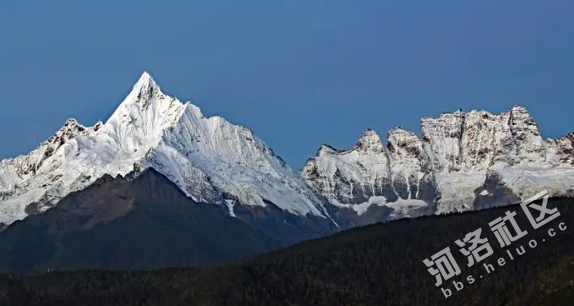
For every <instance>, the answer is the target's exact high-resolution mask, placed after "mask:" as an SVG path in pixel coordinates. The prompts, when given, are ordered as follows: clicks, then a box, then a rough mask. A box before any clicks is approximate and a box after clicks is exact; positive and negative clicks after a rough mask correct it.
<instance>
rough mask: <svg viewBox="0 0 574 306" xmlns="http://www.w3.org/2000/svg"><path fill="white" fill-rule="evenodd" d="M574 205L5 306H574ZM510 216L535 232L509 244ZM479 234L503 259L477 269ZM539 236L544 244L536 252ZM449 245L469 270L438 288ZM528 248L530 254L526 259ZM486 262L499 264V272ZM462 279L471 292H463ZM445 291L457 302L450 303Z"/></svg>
mask: <svg viewBox="0 0 574 306" xmlns="http://www.w3.org/2000/svg"><path fill="white" fill-rule="evenodd" d="M573 204H574V201H573V200H572V199H555V200H552V201H551V202H550V203H549V208H554V207H556V208H558V211H559V212H560V214H561V216H560V217H558V218H557V219H555V220H553V221H552V222H550V223H548V224H546V225H545V226H543V227H542V228H539V229H533V227H532V226H531V224H530V222H529V221H528V220H527V218H526V217H525V215H524V213H523V211H522V209H521V207H520V206H518V205H512V206H507V207H503V208H495V209H490V210H484V211H479V212H471V213H464V214H458V215H446V216H445V215H443V216H434V217H421V218H418V219H403V220H398V221H392V222H388V223H385V224H376V225H372V226H367V227H363V228H356V229H352V230H348V231H345V232H341V233H338V234H335V235H332V236H329V237H326V238H321V239H316V240H313V241H308V242H304V243H301V244H298V245H295V246H292V247H289V248H286V249H283V250H279V251H276V252H273V253H268V254H263V255H258V256H256V257H253V258H249V259H244V260H241V261H238V262H234V263H230V264H225V265H222V266H217V267H206V268H199V269H167V270H160V271H148V272H119V271H116V272H103V271H77V272H53V273H47V274H44V275H40V276H36V277H27V278H11V277H7V276H6V277H0V304H1V305H83V306H90V305H108V306H111V305H170V306H174V305H273V306H277V305H302V306H303V305H332V306H337V305H345V306H349V305H353V306H357V305H373V306H375V305H376V306H380V305H408V306H412V305H457V306H461V305H468V306H471V305H472V306H474V305H476V306H479V305H480V306H483V305H516V306H528V305H541V306H545V305H548V306H550V305H552V306H567V305H568V306H569V305H572V302H573V301H574V281H573V277H572V275H573V272H574V243H572V238H573V237H572V234H573V230H572V229H573V228H574V206H573ZM508 211H514V212H516V213H517V216H516V222H517V224H518V226H519V227H520V228H521V230H525V231H527V232H528V233H527V234H526V236H524V237H523V238H521V239H519V240H517V241H514V242H513V243H512V244H511V245H510V246H507V247H505V248H501V247H500V245H499V243H498V241H497V239H496V237H495V236H494V234H493V232H492V231H491V229H490V228H489V225H488V223H489V222H491V221H492V220H494V219H496V218H498V217H504V216H505V213H506V212H508ZM509 227H510V229H511V230H512V227H511V226H510V225H509ZM561 228H562V229H564V230H561ZM477 229H482V234H481V237H482V238H487V239H488V242H489V244H490V245H491V246H492V248H493V250H494V254H493V255H491V256H490V257H488V258H487V259H485V260H484V261H482V262H480V263H477V264H476V265H474V266H472V267H470V268H468V267H467V262H468V260H467V258H466V257H465V256H463V255H462V254H461V253H460V252H459V248H458V247H457V245H456V244H455V243H454V242H455V240H457V239H463V238H464V237H465V235H466V234H467V233H469V232H472V231H475V230H477ZM550 229H552V230H553V231H554V232H553V233H555V236H550V235H549V233H550V232H552V231H550ZM531 240H534V241H536V242H537V247H535V248H532V247H530V246H529V243H530V241H531ZM467 246H468V245H467ZM445 247H450V248H451V251H452V254H453V256H454V259H455V260H456V262H457V263H458V265H459V266H460V269H461V271H462V272H461V274H460V275H458V276H455V277H454V278H453V279H450V280H449V281H446V282H445V284H443V285H442V287H440V288H437V287H435V278H434V277H433V276H431V275H430V274H429V272H428V271H427V268H426V266H425V265H424V264H423V259H425V258H430V257H431V256H432V255H434V254H435V253H437V252H439V251H440V250H442V249H444V248H445ZM520 247H524V249H525V250H526V251H525V253H524V254H523V255H517V254H516V251H515V250H516V249H517V248H520ZM507 251H508V252H511V254H513V259H511V258H510V257H509V255H508V253H507ZM499 258H504V259H505V264H504V266H500V265H499V264H498V261H499V260H500V259H499ZM484 264H487V265H492V266H493V270H491V273H488V272H486V271H485V268H484ZM470 275H472V276H473V277H474V279H475V281H474V282H473V283H472V284H470V283H469V282H468V281H467V277H468V276H470ZM480 276H483V277H482V278H481V277H480ZM453 281H456V282H460V283H461V284H462V285H463V286H464V288H463V289H461V290H460V291H457V290H456V288H455V286H454V284H453ZM441 288H443V289H449V290H451V291H452V296H450V297H448V298H445V296H444V295H443V293H442V292H441Z"/></svg>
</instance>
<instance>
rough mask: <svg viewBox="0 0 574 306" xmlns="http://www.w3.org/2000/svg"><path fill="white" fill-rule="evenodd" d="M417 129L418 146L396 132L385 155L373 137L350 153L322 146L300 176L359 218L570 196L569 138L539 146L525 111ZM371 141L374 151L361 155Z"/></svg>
mask: <svg viewBox="0 0 574 306" xmlns="http://www.w3.org/2000/svg"><path fill="white" fill-rule="evenodd" d="M421 126H422V133H421V134H422V137H421V139H419V138H418V137H417V136H416V135H415V134H414V133H412V132H409V131H405V130H404V129H401V128H395V129H393V130H391V131H390V132H389V133H388V137H387V148H385V147H384V146H383V144H382V142H381V141H380V139H379V138H378V136H376V137H375V136H372V135H376V133H375V132H374V131H372V130H368V131H367V132H365V134H364V135H363V136H362V137H361V139H360V140H359V143H358V144H357V145H356V146H355V147H354V148H353V149H351V150H347V151H340V150H336V149H334V148H332V147H329V146H327V145H323V146H322V147H321V149H319V152H318V154H317V156H316V157H314V158H311V159H309V160H308V161H307V164H306V165H305V167H304V168H303V170H302V175H303V177H304V178H305V179H306V180H307V182H308V183H309V184H310V185H312V186H313V187H314V188H316V189H317V190H318V191H319V192H320V193H322V194H323V195H324V196H326V197H327V198H328V199H330V200H331V201H332V202H334V203H336V204H337V205H339V206H345V207H355V211H357V212H358V213H359V214H360V213H363V212H365V211H367V208H368V206H369V205H375V204H376V205H377V206H383V205H384V206H388V207H392V206H393V204H392V203H395V202H396V203H401V204H403V203H409V201H410V202H412V203H417V201H421V200H422V201H424V202H426V203H427V204H428V205H429V206H431V205H433V204H436V205H437V209H436V211H437V212H438V213H446V212H452V211H463V210H469V209H474V208H481V207H486V206H493V205H501V204H506V203H510V202H512V201H516V200H520V199H524V198H527V197H530V196H532V195H534V194H535V193H537V192H539V191H540V190H542V189H548V190H549V192H550V193H551V194H552V195H555V196H561V195H566V196H573V195H574V145H573V143H574V134H569V135H567V136H565V137H563V138H560V139H558V140H551V139H549V140H546V141H545V140H543V139H542V137H541V136H540V133H539V131H538V128H537V126H536V122H535V121H534V120H533V119H532V118H531V117H530V115H529V114H528V111H527V110H526V109H525V108H523V107H520V106H515V107H514V108H512V110H510V111H508V112H504V113H502V114H500V115H493V114H491V113H488V112H486V111H471V112H469V113H464V112H462V111H456V112H454V113H444V114H442V115H441V116H439V117H438V118H423V119H422V120H421ZM369 135H371V137H373V138H374V139H375V141H374V142H376V143H377V146H376V148H377V150H371V151H368V152H365V151H363V150H360V148H361V145H360V144H361V143H362V142H364V139H365V137H366V136H369ZM495 195H496V196H495ZM381 196H384V199H383V200H382V201H381V198H380V197H381ZM397 200H398V201H397ZM477 203H478V204H477ZM419 204H420V202H419ZM475 204H476V207H475ZM394 205H395V206H396V205H397V204H394Z"/></svg>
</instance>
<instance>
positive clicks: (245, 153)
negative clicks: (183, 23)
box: [0, 73, 328, 224]
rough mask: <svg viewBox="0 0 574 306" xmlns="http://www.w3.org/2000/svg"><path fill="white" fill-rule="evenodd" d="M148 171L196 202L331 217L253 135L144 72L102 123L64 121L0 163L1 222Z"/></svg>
mask: <svg viewBox="0 0 574 306" xmlns="http://www.w3.org/2000/svg"><path fill="white" fill-rule="evenodd" d="M148 167H153V168H154V169H156V170H157V171H159V172H161V173H162V174H164V175H165V176H166V177H168V178H169V179H170V180H172V181H173V182H174V183H175V184H176V185H178V186H179V187H180V188H181V189H182V190H183V191H184V192H185V193H186V194H187V195H188V196H190V197H193V198H194V199H195V200H198V201H203V202H209V203H216V204H220V205H226V206H227V207H228V209H229V211H230V214H231V215H233V214H234V212H233V205H248V206H249V205H251V206H263V207H264V206H266V205H269V204H271V203H272V204H274V205H276V206H277V207H279V208H280V209H282V210H284V211H286V212H289V213H291V214H295V215H299V216H305V215H313V216H318V217H321V218H328V216H327V215H326V213H325V212H324V207H323V202H322V200H321V199H319V197H318V196H317V195H316V193H315V192H314V191H313V190H312V189H311V188H310V187H309V186H308V185H307V184H306V183H305V181H304V180H303V179H302V178H301V177H300V176H299V174H298V173H296V172H295V171H293V170H292V169H291V168H289V167H288V166H287V165H286V164H285V163H284V162H283V161H282V160H281V159H280V158H279V157H277V156H276V155H275V154H274V153H273V151H272V150H271V149H269V148H268V147H267V145H266V144H265V143H264V142H263V141H262V140H260V139H259V138H257V137H256V136H255V135H253V133H252V132H251V131H250V130H248V129H246V128H244V127H241V126H236V125H233V124H231V123H229V122H227V121H226V120H225V119H223V118H221V117H211V118H207V117H205V116H204V115H203V114H202V113H201V111H200V109H199V108H198V107H197V106H195V105H193V104H191V103H189V102H188V103H185V104H183V103H181V102H180V101H178V100H177V99H176V98H172V97H170V96H167V95H165V94H163V93H162V91H161V89H160V88H159V86H158V85H157V84H156V83H155V82H154V80H153V79H152V78H151V76H150V75H149V74H148V73H144V74H143V75H142V76H141V78H140V79H139V80H138V82H137V83H136V84H135V86H134V87H133V90H132V91H131V92H130V93H129V95H128V96H127V97H126V98H125V100H124V101H123V102H122V103H121V104H120V106H119V107H118V108H117V110H116V111H115V112H114V113H113V115H112V116H111V117H110V118H109V120H108V121H107V122H106V123H105V124H102V123H98V124H96V125H95V126H94V127H90V128H86V127H83V126H81V125H79V124H78V123H77V122H76V121H75V120H69V121H68V122H66V124H65V126H64V127H63V128H62V129H61V130H60V131H58V132H57V133H56V135H54V136H53V137H51V138H50V139H48V140H47V141H46V142H44V143H43V144H41V145H40V146H39V147H38V148H37V149H36V150H34V151H33V152H32V153H30V154H29V155H27V156H20V157H17V158H15V159H8V160H4V161H2V163H1V164H0V223H5V224H9V223H12V222H13V221H15V220H18V219H22V218H24V217H26V216H27V215H28V214H31V213H41V212H43V211H45V210H46V209H48V208H50V207H51V206H53V205H54V204H56V203H57V201H58V200H60V199H61V198H62V197H64V196H65V195H67V194H68V193H70V192H72V191H76V190H80V189H83V188H85V187H86V186H88V185H90V184H91V183H93V182H94V181H95V180H96V179H97V178H99V177H101V176H102V175H104V174H110V175H112V176H116V175H122V176H125V175H127V174H129V173H133V172H138V171H142V170H143V169H145V168H148Z"/></svg>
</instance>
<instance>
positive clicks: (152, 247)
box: [0, 170, 281, 305]
mask: <svg viewBox="0 0 574 306" xmlns="http://www.w3.org/2000/svg"><path fill="white" fill-rule="evenodd" d="M29 209H33V207H29ZM280 247H281V244H280V243H278V242H277V241H275V240H274V239H272V238H269V237H268V236H266V235H264V234H263V233H261V232H260V231H259V230H258V229H256V228H254V227H252V226H250V225H248V224H246V223H244V222H241V221H239V220H237V219H235V218H230V217H229V216H228V215H227V213H226V212H225V211H223V209H222V208H221V207H219V206H217V205H211V204H205V203H202V204H198V203H196V202H194V201H193V200H192V199H190V198H188V197H186V196H185V195H184V194H183V193H182V192H181V191H180V190H179V188H177V187H176V186H175V185H174V184H173V183H171V182H170V181H169V180H168V179H166V178H165V177H164V176H163V175H161V174H159V173H158V172H156V171H154V170H149V171H146V172H145V173H143V174H142V175H140V176H138V177H137V178H135V179H134V180H131V181H128V180H126V179H124V178H122V177H117V178H112V177H110V176H104V177H102V178H100V179H98V180H97V181H96V183H94V184H93V185H91V186H90V187H88V188H86V189H84V190H82V191H79V192H76V193H71V194H70V195H68V196H67V197H65V198H64V199H63V200H62V201H61V202H60V203H59V204H58V206H57V207H55V208H52V209H50V210H48V211H47V212H45V213H43V214H38V215H33V216H29V217H28V218H26V219H24V220H22V221H18V222H16V223H15V224H13V225H11V226H10V227H8V228H7V229H6V230H5V231H4V232H2V233H0V272H4V273H31V272H43V271H46V270H62V269H64V270H70V269H121V270H131V269H140V270H141V269H157V268H165V267H181V266H201V265H210V264H219V263H223V262H228V261H230V260H234V259H239V258H243V257H247V256H252V255H254V254H258V253H262V252H265V251H269V250H273V249H278V248H280ZM0 305H4V304H2V303H0Z"/></svg>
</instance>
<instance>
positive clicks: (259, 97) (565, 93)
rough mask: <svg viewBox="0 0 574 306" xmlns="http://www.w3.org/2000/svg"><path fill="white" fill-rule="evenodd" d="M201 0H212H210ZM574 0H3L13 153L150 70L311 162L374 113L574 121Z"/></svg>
mask: <svg viewBox="0 0 574 306" xmlns="http://www.w3.org/2000/svg"><path fill="white" fill-rule="evenodd" d="M199 2H201V3H199ZM572 16H574V1H571V0H552V1H541V0H512V1H511V0H505V1H500V0H481V1H442V0H438V1H437V0H433V1H428V0H420V1H411V0H360V1H357V0H349V1H347V0H336V1H334V0H328V1H318V0H313V1H309V0H301V1H271V0H260V1H254V0H248V1H245V0H244V1H146V0H143V1H110V0H108V1H89V2H88V1H0V141H1V143H2V145H1V146H0V159H2V158H5V157H10V156H15V155H18V154H25V153H27V152H29V151H30V150H32V149H33V148H35V147H36V146H37V145H38V144H39V143H40V142H42V141H43V140H45V139H47V138H48V137H49V136H50V135H52V133H53V132H54V131H56V130H57V129H58V128H59V127H60V126H61V125H62V124H63V123H64V121H65V120H66V119H67V118H68V117H74V118H77V119H78V120H79V121H80V122H81V123H83V124H84V125H92V124H94V123H95V122H96V121H97V120H99V119H100V118H101V119H102V120H106V119H107V117H108V116H109V115H110V114H111V113H112V112H113V110H114V109H115V107H116V106H117V105H118V104H119V103H120V102H121V101H122V99H123V98H124V96H125V95H126V94H127V93H128V92H129V91H130V89H131V87H132V86H133V83H135V81H136V80H137V79H138V77H139V76H140V75H141V73H142V72H143V71H144V70H147V71H149V72H150V74H151V75H152V76H153V77H154V78H155V80H156V81H157V82H158V83H159V85H160V86H161V87H162V89H163V91H164V92H166V93H168V94H170V95H175V96H177V97H178V98H180V99H181V100H183V101H187V100H192V101H193V102H194V103H195V104H197V105H198V106H199V107H201V108H202V110H203V112H204V114H206V115H208V116H210V115H221V116H224V117H226V118H227V119H228V120H229V121H231V122H233V123H237V124H242V125H245V126H247V127H249V128H250V129H252V130H253V131H254V132H255V133H256V134H257V135H258V136H259V137H260V138H262V139H263V140H264V141H265V142H267V144H269V145H270V146H271V147H272V148H273V150H274V151H275V152H276V153H278V154H279V155H281V156H282V157H283V158H284V159H285V160H286V161H287V162H288V163H289V164H290V165H291V166H292V167H294V168H295V169H300V168H301V167H302V166H303V164H304V162H305V160H306V159H307V158H308V157H310V156H312V155H314V154H315V152H316V150H317V148H318V147H319V145H320V144H321V143H329V144H331V145H334V146H335V147H339V148H348V147H350V146H352V145H353V144H354V143H355V141H356V140H357V138H358V137H359V136H360V135H361V134H362V132H363V130H364V129H366V128H374V129H376V130H377V131H378V132H379V134H380V135H381V136H383V138H384V137H385V135H386V131H387V130H388V129H389V128H391V127H393V126H396V125H400V126H403V127H405V128H407V129H410V130H413V131H415V132H417V133H419V131H420V126H419V122H420V118H421V117H428V116H437V115H440V113H442V112H443V111H445V110H446V111H453V110H456V109H458V108H462V109H463V110H471V109H486V110H488V111H491V112H496V113H498V112H501V111H504V110H508V109H509V108H511V107H512V106H513V105H515V104H520V105H523V106H525V107H527V108H528V109H529V111H530V113H531V115H532V116H534V117H535V118H536V120H537V122H538V124H539V128H540V129H541V132H542V134H543V136H545V137H553V138H554V137H558V136H561V135H564V134H566V133H567V132H570V131H574V120H573V114H574V86H573V85H574V78H573V72H574V18H573V17H572Z"/></svg>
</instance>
